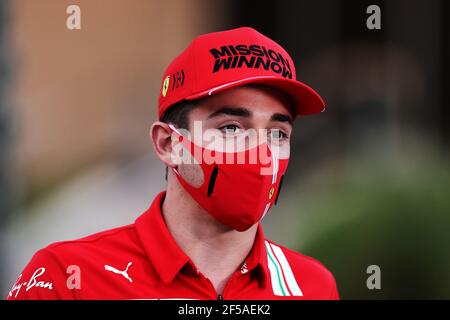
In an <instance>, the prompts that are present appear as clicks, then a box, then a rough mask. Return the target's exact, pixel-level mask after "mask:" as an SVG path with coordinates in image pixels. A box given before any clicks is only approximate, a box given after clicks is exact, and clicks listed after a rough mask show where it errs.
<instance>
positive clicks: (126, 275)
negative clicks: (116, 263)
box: [105, 262, 133, 282]
mask: <svg viewBox="0 0 450 320" xmlns="http://www.w3.org/2000/svg"><path fill="white" fill-rule="evenodd" d="M132 264H133V262H128V265H127V267H126V268H125V270H123V271H120V270H118V269H116V268H114V267H111V266H108V265H107V264H105V270H106V271H111V272H113V273H117V274H120V275H122V276H123V277H124V278H125V279H127V280H128V281H130V282H133V279H131V278H130V277H129V276H128V268H129V267H130V266H131V265H132Z"/></svg>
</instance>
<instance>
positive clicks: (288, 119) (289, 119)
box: [270, 113, 294, 126]
mask: <svg viewBox="0 0 450 320" xmlns="http://www.w3.org/2000/svg"><path fill="white" fill-rule="evenodd" d="M270 121H279V122H287V123H289V124H290V125H291V126H292V124H293V123H294V121H293V119H292V117H291V116H288V115H286V114H282V113H275V114H273V115H272V116H271V117H270Z"/></svg>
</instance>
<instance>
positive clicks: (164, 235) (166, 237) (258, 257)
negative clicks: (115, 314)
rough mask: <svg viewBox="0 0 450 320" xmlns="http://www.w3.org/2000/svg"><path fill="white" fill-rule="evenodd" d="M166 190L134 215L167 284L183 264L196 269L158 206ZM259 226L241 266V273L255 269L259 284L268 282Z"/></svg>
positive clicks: (158, 270) (140, 235)
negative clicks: (138, 215)
mask: <svg viewBox="0 0 450 320" xmlns="http://www.w3.org/2000/svg"><path fill="white" fill-rule="evenodd" d="M165 195H166V192H165V191H163V192H161V193H159V194H158V195H157V196H156V198H155V199H154V200H153V203H152V204H151V206H150V207H149V208H148V209H147V210H146V211H145V212H144V213H143V214H142V215H141V216H140V217H138V218H137V220H136V222H135V228H136V232H137V235H138V237H139V240H140V241H141V243H142V246H143V248H144V250H145V253H146V254H147V256H148V258H149V260H150V262H151V263H152V265H153V266H154V268H155V270H156V272H157V273H158V275H159V277H160V279H161V280H162V281H163V283H164V284H166V285H167V284H170V283H171V282H172V281H173V279H174V278H175V277H176V275H177V274H178V273H179V272H180V271H181V270H182V268H183V267H184V266H185V265H186V264H190V265H191V266H192V267H193V268H195V266H194V264H193V263H192V261H191V260H190V258H189V257H188V256H187V255H186V254H185V253H184V252H183V250H182V249H181V248H180V247H179V246H178V244H177V243H176V241H175V239H174V238H173V237H172V235H171V234H170V232H169V230H168V228H167V226H166V223H165V221H164V218H163V215H162V212H161V208H162V204H163V202H164V198H165ZM264 242H265V239H264V233H263V228H262V225H261V224H259V225H258V230H257V233H256V237H255V242H254V244H253V247H252V249H251V251H250V253H249V255H248V256H247V259H245V262H244V264H243V265H242V267H241V272H243V273H246V272H256V274H257V278H258V280H259V283H260V285H261V286H266V285H267V283H268V281H269V270H268V264H267V254H266V248H265V243H264Z"/></svg>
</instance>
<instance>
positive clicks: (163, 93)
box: [161, 75, 170, 97]
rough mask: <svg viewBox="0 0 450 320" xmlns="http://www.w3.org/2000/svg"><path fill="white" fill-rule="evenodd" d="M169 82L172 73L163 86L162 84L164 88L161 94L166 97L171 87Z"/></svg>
mask: <svg viewBox="0 0 450 320" xmlns="http://www.w3.org/2000/svg"><path fill="white" fill-rule="evenodd" d="M169 82H170V75H169V76H167V77H166V78H165V79H164V82H163V86H162V90H161V94H162V96H163V97H165V96H166V94H167V89H169Z"/></svg>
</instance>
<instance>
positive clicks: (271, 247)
mask: <svg viewBox="0 0 450 320" xmlns="http://www.w3.org/2000/svg"><path fill="white" fill-rule="evenodd" d="M266 248H267V253H268V256H269V260H270V258H271V257H270V256H271V255H272V258H273V260H274V263H275V264H279V265H280V266H281V268H282V269H283V266H282V265H283V264H286V263H287V264H288V265H289V268H290V269H291V270H292V272H293V273H294V274H295V277H296V278H297V281H298V282H299V284H301V286H302V287H304V288H305V289H306V288H309V291H316V290H320V292H321V293H327V291H328V290H329V292H334V291H335V290H336V281H335V278H334V276H333V274H332V272H331V271H330V270H329V269H328V268H327V267H325V265H324V264H323V263H322V262H320V261H319V260H317V259H315V258H312V257H310V256H307V255H305V254H303V253H300V252H297V251H294V250H292V249H289V248H287V247H285V246H283V245H280V244H278V243H275V242H273V241H271V240H269V239H266ZM284 259H285V261H284V262H283V261H282V260H284ZM324 291H325V292H324Z"/></svg>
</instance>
